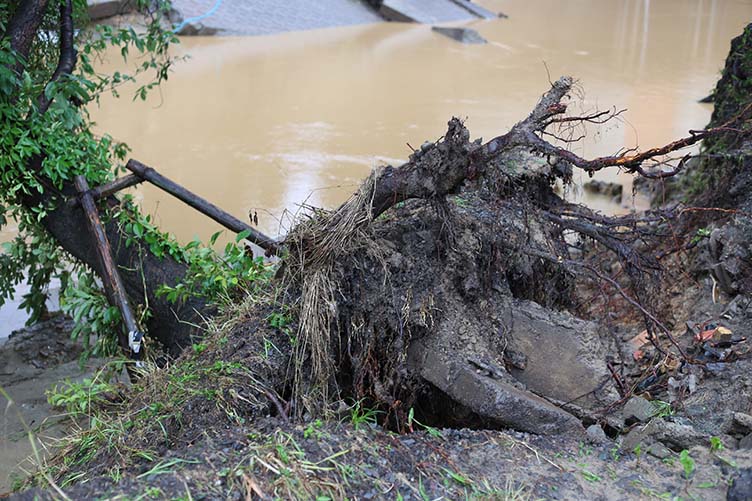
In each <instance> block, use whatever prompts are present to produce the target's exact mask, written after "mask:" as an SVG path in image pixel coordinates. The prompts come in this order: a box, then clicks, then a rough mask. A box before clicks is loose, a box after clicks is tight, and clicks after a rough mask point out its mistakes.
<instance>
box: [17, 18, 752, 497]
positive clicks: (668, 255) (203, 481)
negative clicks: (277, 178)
mask: <svg viewBox="0 0 752 501" xmlns="http://www.w3.org/2000/svg"><path fill="white" fill-rule="evenodd" d="M751 46H752V25H751V26H750V27H748V28H747V30H746V31H745V33H744V34H743V35H742V36H741V37H739V39H737V40H735V42H734V44H732V53H731V56H730V58H729V62H728V65H727V68H726V70H725V75H729V74H732V75H733V76H734V78H728V79H726V81H725V83H724V80H722V81H721V83H720V84H719V88H718V89H717V90H716V93H715V96H716V100H717V101H716V110H721V111H719V112H718V113H717V114H716V115H714V118H713V123H711V127H713V128H714V129H713V130H716V132H714V133H713V134H709V133H707V132H705V133H697V132H696V133H694V134H693V135H691V136H690V138H689V139H688V141H692V140H695V139H696V138H695V136H697V134H701V135H702V137H707V138H708V139H709V144H708V145H707V146H706V148H707V149H706V150H705V151H706V152H707V154H704V155H701V156H700V157H699V159H698V160H696V161H695V162H694V166H691V167H690V168H688V169H687V171H686V172H685V173H684V174H683V176H684V177H683V178H681V179H683V180H682V181H680V182H679V185H678V186H677V191H676V192H677V193H678V196H677V200H679V201H680V202H681V204H680V205H670V206H667V207H663V209H662V210H660V211H656V212H651V213H648V214H646V215H644V216H642V217H637V216H623V217H604V216H601V215H599V214H596V213H593V212H591V211H589V210H587V209H586V208H584V207H580V206H575V205H572V204H569V203H567V202H565V201H563V200H562V199H561V198H560V197H558V196H557V195H556V193H555V192H554V190H553V185H554V184H555V182H556V181H557V180H560V181H564V182H567V181H568V180H570V179H571V175H572V169H573V168H582V169H585V170H588V169H594V168H601V166H603V167H605V166H606V165H609V162H612V163H610V165H622V164H620V163H619V161H620V160H619V159H618V158H617V159H614V158H613V157H612V158H605V159H604V158H601V159H595V160H591V161H586V160H584V159H581V158H579V157H576V156H575V155H573V154H571V152H567V151H566V150H561V149H557V148H556V147H553V146H552V145H551V144H550V143H545V142H543V141H542V140H541V139H540V136H541V135H543V132H545V131H546V130H547V128H548V127H550V126H552V125H553V124H556V123H561V122H557V120H559V119H563V118H564V117H563V116H562V114H563V113H564V111H566V105H567V104H568V103H569V101H568V96H569V95H570V91H571V89H572V86H573V85H574V83H573V82H572V80H571V79H567V78H562V79H560V80H558V81H557V82H555V83H554V84H553V86H552V88H551V89H550V90H549V91H548V92H547V93H546V95H545V96H544V97H543V98H542V99H541V101H540V102H539V103H538V104H537V105H536V106H535V108H534V109H533V111H532V113H531V114H530V116H529V117H528V118H526V119H525V120H523V121H521V122H520V123H518V124H517V125H516V126H515V127H514V128H512V130H510V131H509V132H508V133H507V134H504V135H502V136H499V137H498V138H495V139H492V140H491V141H488V142H486V143H482V142H481V141H471V140H470V133H469V132H468V130H467V129H466V128H465V127H464V125H463V124H462V123H461V122H460V121H459V120H456V119H455V120H452V121H450V122H449V124H448V130H447V133H446V134H445V135H444V137H443V138H442V139H441V140H440V141H438V142H436V143H427V144H426V145H424V147H422V148H421V149H419V150H417V151H415V152H414V153H413V155H412V156H411V158H410V160H409V162H408V163H406V164H405V165H403V166H401V167H399V168H392V167H385V168H383V169H379V170H377V171H375V172H374V173H373V174H372V175H371V177H369V179H368V180H367V181H366V182H365V183H364V184H363V185H362V186H361V188H360V190H359V191H358V193H357V194H356V195H354V196H353V197H352V198H351V199H349V200H348V201H347V202H346V203H345V204H343V205H342V206H341V207H340V208H339V209H337V210H335V211H332V212H324V211H321V212H318V213H316V214H315V215H314V217H312V218H311V219H310V220H307V221H304V222H302V223H301V224H299V225H298V227H297V228H296V229H295V230H293V231H292V232H291V234H290V236H289V237H288V240H287V247H288V249H289V251H290V252H289V254H288V255H287V256H286V257H285V259H284V260H283V263H282V265H281V268H280V270H279V272H278V274H277V278H276V280H275V281H274V282H272V284H270V285H266V286H264V287H262V288H261V289H260V290H258V291H253V294H252V295H251V296H249V297H248V298H246V300H245V302H243V304H242V305H239V306H236V307H235V309H234V310H233V311H229V312H227V313H226V317H225V318H226V322H225V323H224V324H222V326H221V328H217V329H215V330H216V332H215V333H213V334H212V335H210V336H209V337H207V339H206V341H205V342H204V343H202V344H200V345H197V346H195V347H194V348H193V349H192V350H189V351H190V352H189V353H184V354H183V355H182V356H181V358H180V359H178V360H177V361H176V363H174V364H173V365H172V366H170V367H169V368H167V369H164V370H155V371H154V372H153V373H151V374H149V375H148V376H147V377H145V378H144V380H143V381H142V382H141V383H139V385H137V386H136V387H135V388H134V389H133V391H131V392H130V393H129V395H128V398H127V399H125V400H124V401H122V402H120V403H113V402H112V400H111V399H110V400H107V402H103V403H102V405H100V406H99V408H96V407H95V408H93V409H92V410H91V411H90V416H91V417H94V418H95V420H93V421H92V422H91V423H90V425H89V426H88V428H87V429H85V430H84V431H83V432H82V433H81V434H79V435H77V436H75V437H72V438H71V439H70V440H69V442H68V443H67V445H66V446H65V448H64V449H63V451H62V453H61V454H60V455H59V456H58V457H57V458H56V460H54V461H53V462H52V464H51V469H50V470H48V474H49V475H50V476H51V478H54V479H55V482H56V485H57V486H59V488H61V489H63V490H64V491H66V492H68V493H70V494H69V495H71V497H74V498H80V497H94V496H116V495H124V496H128V497H137V496H140V495H147V496H153V497H186V498H189V499H190V498H194V499H195V498H199V497H206V498H237V499H242V498H244V497H245V498H253V497H258V498H262V499H265V498H282V499H287V498H298V499H310V498H321V499H340V498H345V497H348V498H357V499H371V498H375V499H426V498H430V499H434V498H437V497H439V496H445V497H447V498H450V499H457V498H463V497H475V498H480V499H488V498H491V499H493V498H498V499H526V498H539V497H543V498H546V499H572V498H577V497H580V498H585V499H624V498H635V499H637V498H649V497H657V498H667V497H668V498H674V497H681V498H685V497H694V498H702V499H724V498H728V499H746V498H748V497H749V488H750V485H749V483H750V480H751V479H750V471H751V470H750V467H752V462H751V461H750V454H749V447H750V446H752V444H750V442H751V441H752V404H751V403H750V391H751V389H752V387H751V385H750V382H749V378H748V373H749V371H748V370H749V369H750V368H751V367H750V364H751V361H750V358H749V353H750V350H749V343H748V341H747V340H748V339H749V338H750V336H751V335H752V332H751V330H752V322H750V320H751V319H750V315H751V314H752V311H751V310H750V300H749V294H750V289H749V286H748V284H749V282H748V270H749V268H748V265H749V259H750V254H749V242H750V241H752V238H750V236H752V235H750V234H749V233H748V231H749V230H748V228H749V226H748V218H749V216H748V212H747V208H748V206H749V204H750V198H749V191H748V190H743V189H740V190H737V191H736V193H737V195H736V196H733V197H731V198H729V197H728V196H727V195H728V194H729V193H730V192H732V191H734V190H732V189H731V188H736V187H738V186H740V185H741V186H746V184H745V183H747V180H748V179H749V176H748V172H749V167H750V166H749V162H748V160H749V132H750V129H749V127H750V122H749V116H748V114H749V112H750V106H749V103H748V100H749V96H750V95H751V94H750V93H749V92H746V91H745V90H744V89H746V88H747V87H745V86H748V85H749V84H748V81H749V75H750V74H752V71H751V70H752V66H750V60H752V58H750V55H749V54H750V53H752V47H751ZM732 100H733V101H732ZM723 110H727V111H723ZM578 120H579V121H580V122H581V121H583V118H581V117H580V118H576V117H575V118H573V119H569V120H566V121H565V122H564V123H569V122H570V121H578ZM590 120H592V119H590ZM719 128H720V129H719ZM623 166H625V168H627V169H631V170H633V171H635V172H640V173H641V174H642V175H643V176H645V175H647V176H650V175H652V176H653V177H656V176H657V172H659V171H656V170H648V167H649V166H648V165H642V160H640V161H637V160H634V159H632V160H631V161H629V162H623ZM679 166H680V167H685V164H684V163H682V164H680V165H679ZM659 168H660V167H659ZM708 176H711V177H712V179H714V180H716V181H718V182H717V183H716V184H711V183H709V182H708ZM658 177H660V176H658ZM682 183H683V184H682ZM698 185H700V186H706V187H707V186H710V187H719V186H725V187H726V189H725V191H724V192H723V193H722V195H723V196H718V195H719V194H718V193H716V194H715V196H714V195H713V192H712V191H711V192H705V191H703V192H701V193H700V192H698V190H697V186H698ZM700 204H702V205H700ZM708 204H711V205H708ZM719 208H720V209H722V210H718V209H719ZM239 302H240V301H239ZM643 330H644V331H645V332H644V333H642V331H643ZM509 429H515V430H519V431H516V432H511V431H503V430H509ZM409 432H412V433H409ZM527 433H530V434H527ZM42 484H43V483H42ZM43 485H44V484H43ZM35 495H42V496H44V495H49V496H54V495H55V494H54V493H53V491H50V490H47V491H39V490H32V491H28V492H26V493H22V494H19V497H28V498H32V497H33V496H35Z"/></svg>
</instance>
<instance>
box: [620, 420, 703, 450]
mask: <svg viewBox="0 0 752 501" xmlns="http://www.w3.org/2000/svg"><path fill="white" fill-rule="evenodd" d="M709 440H710V437H709V436H708V435H706V434H704V433H701V432H699V431H697V430H695V429H694V428H693V427H692V426H690V425H688V424H683V423H678V422H674V421H665V420H663V419H658V418H656V419H653V420H652V421H650V422H649V423H648V424H646V425H644V426H637V427H635V428H633V429H632V430H631V431H630V432H629V433H628V434H627V435H626V436H625V437H624V439H623V440H622V442H621V449H622V450H625V451H629V452H632V451H634V449H635V448H636V447H637V446H640V448H641V449H642V450H643V451H647V446H648V445H650V444H653V443H655V442H660V443H662V444H663V445H665V446H667V447H669V448H670V449H673V450H675V451H681V450H683V449H689V448H690V447H693V446H695V445H707V444H708V442H709Z"/></svg>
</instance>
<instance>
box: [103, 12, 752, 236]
mask: <svg viewBox="0 0 752 501" xmlns="http://www.w3.org/2000/svg"><path fill="white" fill-rule="evenodd" d="M480 3H483V4H484V5H485V6H487V7H489V8H492V9H494V10H498V11H503V12H505V13H506V14H508V15H509V19H498V20H490V21H478V22H475V23H473V24H471V26H472V27H473V28H475V29H477V30H478V31H479V32H480V33H481V34H482V35H483V36H484V37H485V38H486V39H488V40H489V43H488V44H486V45H462V44H460V43H458V42H455V41H453V40H450V39H449V38H446V37H444V36H442V35H440V34H438V33H435V32H432V31H431V29H430V26H421V25H412V24H401V23H379V24H372V25H365V26H355V27H347V28H334V29H325V30H316V31H309V32H298V33H286V34H279V35H271V36H262V37H251V38H248V37H230V38H184V39H183V43H182V45H181V47H180V51H181V53H186V54H189V55H190V59H189V60H188V61H187V62H184V63H180V64H178V65H177V67H176V69H175V72H174V74H173V75H172V76H171V77H170V80H169V82H167V84H165V85H164V87H163V88H162V90H161V92H159V93H155V94H154V95H153V96H152V97H151V98H150V99H148V100H147V102H145V103H141V102H136V103H133V102H131V101H130V99H127V98H126V99H120V100H115V99H110V98H107V99H103V100H102V104H101V106H100V107H99V108H96V109H93V110H92V113H93V116H94V118H95V119H96V121H97V122H98V124H99V128H100V129H101V130H102V131H107V132H109V133H110V134H112V135H113V136H115V137H116V138H117V139H120V140H123V141H125V142H127V143H128V144H129V145H130V146H131V147H132V149H133V152H132V156H133V157H134V158H136V159H138V160H140V161H142V162H144V163H147V164H149V165H151V166H154V167H155V168H156V169H158V170H159V171H160V172H162V173H164V174H165V175H167V176H168V177H170V178H172V179H174V180H175V181H177V182H179V183H181V184H184V185H185V186H186V187H188V188H189V189H191V190H194V191H195V192H197V193H199V194H200V195H202V196H204V197H206V198H208V199H210V200H212V201H215V202H216V203H217V204H219V205H220V206H222V207H223V208H225V209H226V210H228V211H230V212H232V213H233V214H235V215H237V216H238V217H242V218H245V217H246V216H245V215H246V214H247V213H248V212H249V211H251V212H252V211H256V212H257V213H258V218H259V221H260V227H261V229H262V230H263V231H266V232H269V233H271V234H274V235H277V234H279V233H283V232H284V230H285V228H286V226H287V225H288V224H289V220H288V219H287V218H286V214H287V215H289V214H290V213H295V212H297V211H298V210H299V207H300V204H304V203H305V204H312V205H317V206H323V207H334V206H336V205H337V204H339V203H340V202H342V201H343V200H344V199H345V198H346V197H347V196H348V195H349V194H350V193H351V192H352V191H353V190H354V189H355V188H356V187H357V185H358V183H359V181H360V180H361V179H363V177H364V176H366V175H367V174H368V172H369V171H370V169H371V168H373V167H374V166H376V165H379V164H381V163H393V164H394V163H399V162H401V161H402V160H404V159H405V158H407V156H408V155H409V153H410V146H412V147H418V146H420V144H421V143H423V142H424V141H426V140H435V139H437V138H439V137H440V136H441V135H442V133H443V132H444V130H445V127H446V122H447V120H448V119H449V118H450V117H452V116H458V117H462V118H466V119H467V125H468V127H469V128H470V131H471V134H472V135H473V137H478V136H482V137H484V138H490V137H492V136H494V135H498V134H500V133H503V132H505V131H507V130H508V129H509V127H511V126H512V125H513V124H514V123H515V122H517V121H518V120H520V119H522V118H524V117H525V116H526V115H527V113H529V111H530V110H531V108H532V106H533V105H534V104H535V102H536V100H537V99H538V97H539V96H540V94H541V93H542V92H544V91H545V90H546V89H547V88H548V86H549V83H548V81H549V80H548V74H550V75H551V78H552V79H555V78H557V77H558V76H559V75H563V74H568V75H573V76H575V77H576V78H578V79H580V82H581V85H580V89H581V91H582V95H581V96H578V99H576V100H575V104H576V105H577V106H578V107H580V106H581V107H582V109H584V110H592V109H595V108H596V107H598V108H604V109H605V108H610V107H613V106H615V107H617V108H619V109H621V108H627V109H628V111H627V113H626V114H625V115H624V116H625V119H626V121H625V122H623V123H620V124H616V123H614V124H610V125H608V126H606V127H603V128H602V129H600V130H597V129H591V130H589V131H588V137H587V138H586V140H585V141H584V142H583V143H582V144H581V145H577V146H575V147H574V149H575V151H577V152H578V153H580V154H584V155H588V156H594V155H605V154H613V153H615V152H617V151H618V150H619V149H620V148H623V147H631V146H635V145H639V146H641V147H650V146H653V145H657V144H659V143H664V142H666V141H669V140H670V139H672V138H675V137H677V136H679V135H682V134H686V132H687V130H688V129H691V128H701V127H703V126H704V125H705V124H706V123H707V121H708V119H709V116H710V112H711V110H712V108H711V106H710V105H703V104H699V103H698V102H697V101H698V100H699V99H701V98H703V97H705V96H706V95H707V94H708V93H709V92H710V91H711V89H712V88H713V86H714V84H715V81H716V80H717V78H718V75H719V70H720V68H722V65H723V62H724V58H725V57H726V55H727V53H728V48H729V41H730V39H731V38H732V37H734V36H736V35H737V34H738V33H740V32H741V29H742V27H743V26H744V25H745V24H746V23H747V22H748V21H749V20H750V18H752V1H750V0H661V1H650V0H575V1H568V2H561V1H559V0H534V1H522V0H508V1H502V0H499V1H493V0H485V1H483V2H480ZM601 176H602V177H605V178H611V179H616V178H617V177H619V176H617V174H616V173H610V174H608V173H607V174H605V175H601ZM619 179H620V182H623V183H625V184H627V189H626V190H625V192H627V193H629V191H630V190H629V184H630V180H629V176H621V177H619ZM136 193H137V196H138V197H141V198H142V202H143V206H144V208H145V210H146V211H147V212H150V213H155V214H156V216H157V220H158V221H159V222H160V223H161V224H162V225H163V226H164V228H165V229H167V230H169V231H172V232H174V233H176V234H177V235H178V236H179V237H180V238H181V239H183V240H187V239H191V238H193V237H194V236H199V237H201V238H206V237H207V236H208V235H210V234H211V233H212V232H214V231H216V230H217V229H218V227H217V226H215V225H214V224H213V223H212V222H210V221H207V220H206V219H204V218H203V217H202V216H200V215H199V214H196V213H194V212H193V211H192V210H190V209H187V208H185V207H184V206H181V205H180V203H179V202H177V201H174V200H171V199H170V198H169V197H168V196H166V195H164V194H161V193H159V192H158V191H157V190H156V189H154V188H152V187H142V188H139V189H138V190H136ZM570 196H574V197H575V198H577V197H582V196H583V195H581V194H580V195H578V194H577V193H575V194H570ZM585 201H586V202H588V203H589V204H591V205H592V206H594V207H595V208H598V209H601V210H605V211H609V212H618V211H623V210H628V207H629V206H630V205H631V203H630V200H629V197H627V199H625V202H626V206H627V207H626V208H625V207H623V206H619V205H618V204H617V205H614V204H613V203H612V202H611V201H609V200H607V199H601V198H590V199H586V200H585Z"/></svg>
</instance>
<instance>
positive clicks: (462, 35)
mask: <svg viewBox="0 0 752 501" xmlns="http://www.w3.org/2000/svg"><path fill="white" fill-rule="evenodd" d="M432 30H433V31H435V32H436V33H441V34H442V35H444V36H447V37H449V38H451V39H452V40H456V41H458V42H461V43H466V44H484V43H488V41H487V40H486V39H485V38H483V37H482V36H480V34H479V33H478V32H477V31H475V30H474V29H471V28H447V27H444V26H434V27H433V28H432Z"/></svg>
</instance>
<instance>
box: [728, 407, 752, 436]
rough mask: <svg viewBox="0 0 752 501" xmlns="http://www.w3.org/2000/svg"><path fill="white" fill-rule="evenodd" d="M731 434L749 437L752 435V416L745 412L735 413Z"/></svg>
mask: <svg viewBox="0 0 752 501" xmlns="http://www.w3.org/2000/svg"><path fill="white" fill-rule="evenodd" d="M731 417H732V421H731V429H730V430H729V432H730V433H737V434H739V435H747V434H749V433H752V416H750V415H749V414H745V413H743V412H734V413H733V414H732V416H731Z"/></svg>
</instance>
